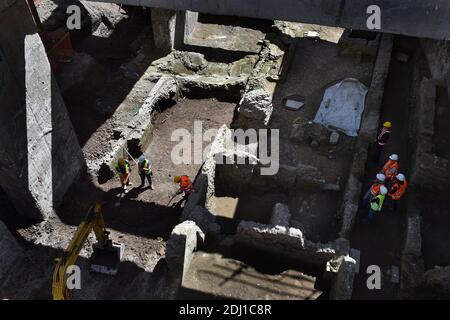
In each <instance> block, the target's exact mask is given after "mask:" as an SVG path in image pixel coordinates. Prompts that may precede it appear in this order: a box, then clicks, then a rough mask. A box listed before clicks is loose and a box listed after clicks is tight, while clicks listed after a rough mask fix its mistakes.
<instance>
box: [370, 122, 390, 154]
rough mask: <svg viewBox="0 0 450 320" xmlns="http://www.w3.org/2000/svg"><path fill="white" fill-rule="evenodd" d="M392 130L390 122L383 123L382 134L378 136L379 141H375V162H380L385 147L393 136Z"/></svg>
mask: <svg viewBox="0 0 450 320" xmlns="http://www.w3.org/2000/svg"><path fill="white" fill-rule="evenodd" d="M391 128H392V123H391V122H390V121H386V122H385V123H383V128H382V129H381V131H380V134H379V135H378V136H377V141H375V151H374V155H373V160H374V161H375V162H378V161H379V160H380V154H381V152H382V151H383V148H384V146H385V145H386V143H387V142H388V140H389V137H390V136H391Z"/></svg>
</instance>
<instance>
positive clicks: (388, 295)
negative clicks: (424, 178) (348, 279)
mask: <svg viewBox="0 0 450 320" xmlns="http://www.w3.org/2000/svg"><path fill="white" fill-rule="evenodd" d="M400 41H402V42H400ZM400 41H399V39H398V38H396V41H395V43H396V45H397V44H398V43H399V42H400V43H403V42H404V41H405V39H403V38H400ZM406 43H408V41H406ZM395 50H398V46H395V47H394V53H393V59H392V61H391V66H390V71H389V76H388V78H387V82H386V87H385V93H384V98H383V106H382V109H381V118H380V119H381V120H380V122H381V123H383V122H384V121H391V122H392V123H393V130H392V134H391V137H390V138H389V142H388V144H387V145H386V146H385V148H384V150H383V152H382V154H381V157H380V162H379V163H374V162H371V161H369V162H368V164H367V167H366V176H365V181H364V188H363V190H362V191H363V192H362V194H361V196H363V195H364V194H365V192H366V191H367V190H368V189H369V188H370V185H371V183H372V181H373V179H374V176H375V175H376V174H377V173H378V172H379V170H380V169H381V168H382V166H383V165H384V163H385V162H386V161H387V158H388V157H389V155H390V154H392V153H397V154H398V155H399V164H400V166H399V167H400V172H403V173H404V174H405V175H406V177H407V178H408V177H409V165H410V163H409V158H408V149H407V143H405V142H406V141H407V140H408V121H405V119H406V120H407V119H408V117H409V113H408V110H410V103H411V101H410V100H409V92H410V87H411V83H412V70H413V65H412V62H409V63H402V62H399V61H397V60H396V59H395ZM404 209H405V208H404V207H400V209H399V211H397V212H395V211H394V210H393V209H392V203H391V202H390V201H389V200H387V201H386V202H385V204H384V206H383V211H382V212H381V214H379V216H377V218H376V219H375V220H374V221H373V222H372V223H368V224H364V223H362V221H361V219H362V218H364V217H365V216H366V215H367V213H368V210H367V209H365V208H363V206H362V205H361V206H360V208H359V211H358V217H357V221H356V223H355V226H354V228H353V233H352V235H351V237H350V241H351V246H352V247H353V248H355V249H358V250H360V251H361V261H360V273H359V274H358V275H357V276H356V277H355V284H354V291H353V298H355V299H395V298H396V295H397V292H398V284H395V283H392V282H391V275H390V274H389V272H390V270H391V267H392V266H397V267H399V266H400V256H401V250H402V244H403V239H402V237H403V234H404V227H405V212H404ZM370 265H378V266H380V268H381V271H382V272H383V275H384V276H383V278H382V279H383V282H382V288H381V290H369V289H368V288H367V285H366V280H367V277H368V275H367V273H366V269H367V267H368V266H370Z"/></svg>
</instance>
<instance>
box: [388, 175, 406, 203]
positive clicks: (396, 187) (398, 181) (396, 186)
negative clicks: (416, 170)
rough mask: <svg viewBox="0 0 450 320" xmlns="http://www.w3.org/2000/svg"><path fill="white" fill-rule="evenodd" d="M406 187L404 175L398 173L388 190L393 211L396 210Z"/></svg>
mask: <svg viewBox="0 0 450 320" xmlns="http://www.w3.org/2000/svg"><path fill="white" fill-rule="evenodd" d="M407 187H408V181H406V178H405V175H404V174H402V173H399V174H398V175H397V176H396V177H395V178H394V179H393V180H392V186H391V189H390V190H389V197H390V198H391V199H392V203H393V207H394V210H395V211H397V209H398V202H399V201H400V199H401V198H402V197H403V195H404V194H405V191H406V188H407Z"/></svg>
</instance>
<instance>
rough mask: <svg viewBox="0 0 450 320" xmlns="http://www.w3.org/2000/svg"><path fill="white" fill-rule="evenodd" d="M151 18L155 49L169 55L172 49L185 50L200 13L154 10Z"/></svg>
mask: <svg viewBox="0 0 450 320" xmlns="http://www.w3.org/2000/svg"><path fill="white" fill-rule="evenodd" d="M151 17H152V28H153V39H154V44H155V47H156V49H157V50H159V51H160V53H162V54H168V53H170V52H171V51H172V49H183V47H184V44H185V39H186V37H188V36H189V34H190V33H191V32H192V31H193V30H194V27H195V24H196V23H197V20H198V12H192V11H175V10H168V9H160V8H152V10H151Z"/></svg>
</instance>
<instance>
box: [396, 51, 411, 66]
mask: <svg viewBox="0 0 450 320" xmlns="http://www.w3.org/2000/svg"><path fill="white" fill-rule="evenodd" d="M395 58H396V59H397V60H398V61H400V62H403V63H407V62H408V61H409V56H408V55H407V54H406V53H403V52H397V54H396V55H395Z"/></svg>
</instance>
